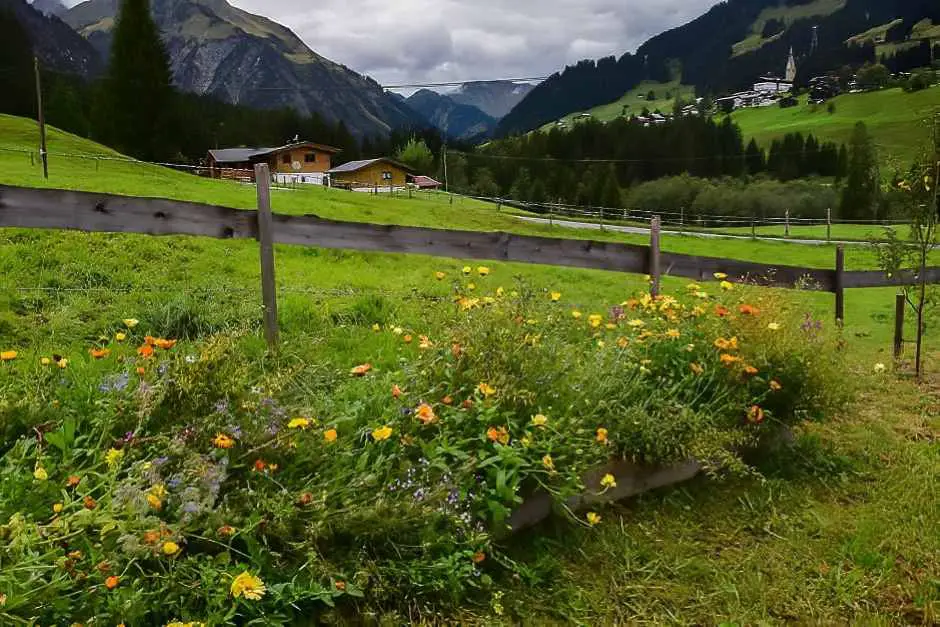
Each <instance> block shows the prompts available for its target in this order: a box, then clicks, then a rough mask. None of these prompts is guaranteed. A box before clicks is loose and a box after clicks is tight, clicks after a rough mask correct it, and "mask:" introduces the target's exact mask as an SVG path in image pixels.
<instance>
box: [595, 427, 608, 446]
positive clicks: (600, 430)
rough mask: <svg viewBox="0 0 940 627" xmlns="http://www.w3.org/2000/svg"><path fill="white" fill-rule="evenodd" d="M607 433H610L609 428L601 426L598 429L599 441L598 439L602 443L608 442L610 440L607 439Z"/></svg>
mask: <svg viewBox="0 0 940 627" xmlns="http://www.w3.org/2000/svg"><path fill="white" fill-rule="evenodd" d="M607 433H608V431H607V429H605V428H604V427H599V428H598V429H597V441H598V442H599V443H600V444H607V442H608V440H607Z"/></svg>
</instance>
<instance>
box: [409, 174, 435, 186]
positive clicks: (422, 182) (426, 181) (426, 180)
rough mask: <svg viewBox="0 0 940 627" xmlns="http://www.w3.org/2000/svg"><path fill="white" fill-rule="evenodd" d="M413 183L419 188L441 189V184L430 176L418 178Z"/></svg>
mask: <svg viewBox="0 0 940 627" xmlns="http://www.w3.org/2000/svg"><path fill="white" fill-rule="evenodd" d="M413 183H414V184H415V185H417V186H418V187H440V186H441V183H440V182H438V181H435V180H434V179H432V178H431V177H430V176H416V177H414V181H413Z"/></svg>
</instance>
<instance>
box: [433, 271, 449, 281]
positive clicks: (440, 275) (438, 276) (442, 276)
mask: <svg viewBox="0 0 940 627" xmlns="http://www.w3.org/2000/svg"><path fill="white" fill-rule="evenodd" d="M434 278H436V279H437V280H438V281H443V280H444V279H445V278H447V275H446V274H444V273H443V272H437V273H435V275H434Z"/></svg>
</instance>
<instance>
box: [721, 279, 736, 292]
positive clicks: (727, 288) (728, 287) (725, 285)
mask: <svg viewBox="0 0 940 627" xmlns="http://www.w3.org/2000/svg"><path fill="white" fill-rule="evenodd" d="M720 286H721V289H723V290H725V291H726V292H729V291H731V290H733V289H734V283H731V282H730V281H722V282H721V284H720Z"/></svg>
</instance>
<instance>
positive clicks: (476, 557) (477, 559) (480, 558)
mask: <svg viewBox="0 0 940 627" xmlns="http://www.w3.org/2000/svg"><path fill="white" fill-rule="evenodd" d="M472 559H473V563H474V564H482V563H483V562H485V561H486V553H484V552H483V551H477V552H476V553H474V554H473V558H472Z"/></svg>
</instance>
